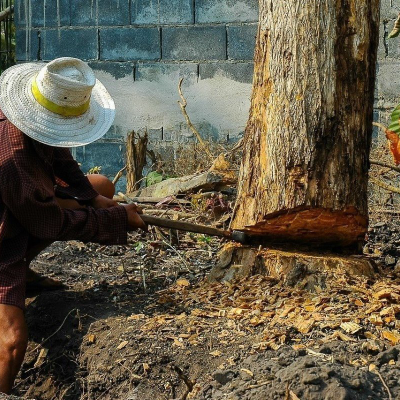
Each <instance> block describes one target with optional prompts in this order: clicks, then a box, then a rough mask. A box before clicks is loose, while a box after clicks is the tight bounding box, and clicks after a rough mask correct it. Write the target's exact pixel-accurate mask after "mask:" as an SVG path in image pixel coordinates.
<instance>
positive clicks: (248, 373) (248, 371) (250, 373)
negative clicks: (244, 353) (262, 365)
mask: <svg viewBox="0 0 400 400" xmlns="http://www.w3.org/2000/svg"><path fill="white" fill-rule="evenodd" d="M240 370H241V371H243V372H244V373H245V374H247V375H249V376H250V377H251V378H253V376H254V374H253V372H251V371H250V370H249V369H246V368H240Z"/></svg>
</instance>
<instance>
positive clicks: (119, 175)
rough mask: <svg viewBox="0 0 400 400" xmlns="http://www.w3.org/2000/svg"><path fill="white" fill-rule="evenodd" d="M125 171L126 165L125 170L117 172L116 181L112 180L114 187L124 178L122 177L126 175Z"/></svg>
mask: <svg viewBox="0 0 400 400" xmlns="http://www.w3.org/2000/svg"><path fill="white" fill-rule="evenodd" d="M125 170H126V165H125V167H124V168H122V169H120V170H119V171H118V172H117V175H115V177H114V179H113V180H112V183H113V185H115V184H116V183H117V182H118V181H119V180H120V179H121V178H122V175H123V174H124V171H125Z"/></svg>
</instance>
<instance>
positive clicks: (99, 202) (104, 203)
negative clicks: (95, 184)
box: [90, 194, 118, 209]
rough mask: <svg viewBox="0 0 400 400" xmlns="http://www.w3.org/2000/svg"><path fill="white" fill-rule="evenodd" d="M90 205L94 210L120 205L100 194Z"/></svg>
mask: <svg viewBox="0 0 400 400" xmlns="http://www.w3.org/2000/svg"><path fill="white" fill-rule="evenodd" d="M90 205H91V206H92V207H93V208H96V209H99V208H110V207H115V206H117V205H118V203H117V202H116V201H114V200H112V199H109V198H108V197H104V196H102V195H101V194H99V195H98V196H97V197H95V198H94V199H93V200H92V201H91V203H90Z"/></svg>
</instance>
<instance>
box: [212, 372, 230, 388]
mask: <svg viewBox="0 0 400 400" xmlns="http://www.w3.org/2000/svg"><path fill="white" fill-rule="evenodd" d="M235 376H236V374H235V372H233V371H231V370H226V371H222V370H217V371H215V372H214V373H213V374H212V377H213V379H214V380H215V381H217V382H218V383H219V384H221V385H226V384H227V383H228V382H230V381H231V380H232V379H233V378H235Z"/></svg>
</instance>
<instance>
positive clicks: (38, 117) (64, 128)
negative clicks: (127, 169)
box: [0, 57, 115, 147]
mask: <svg viewBox="0 0 400 400" xmlns="http://www.w3.org/2000/svg"><path fill="white" fill-rule="evenodd" d="M0 108H1V110H2V111H3V113H4V114H5V116H6V117H7V118H8V120H9V121H11V122H12V123H13V124H14V125H15V126H16V127H17V128H19V129H20V130H21V131H22V132H23V133H25V134H26V135H28V136H29V137H31V138H32V139H35V140H37V141H38V142H41V143H45V144H48V145H50V146H55V147H77V146H83V145H85V144H89V143H91V142H94V141H95V140H97V139H99V138H100V137H102V136H103V135H104V134H105V133H106V132H107V131H108V130H109V129H110V127H111V125H112V123H113V121H114V117H115V105H114V101H113V99H112V98H111V96H110V95H109V94H108V92H107V90H106V88H105V87H104V86H103V85H102V84H101V83H100V82H99V81H98V80H96V77H95V75H94V73H93V71H92V69H91V68H90V67H89V66H88V65H87V64H86V63H85V62H83V61H81V60H78V59H76V58H70V57H64V58H57V59H55V60H54V61H51V62H50V63H48V64H44V63H26V64H19V65H15V66H13V67H11V68H8V69H7V70H6V71H5V72H4V73H3V74H2V75H1V76H0Z"/></svg>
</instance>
